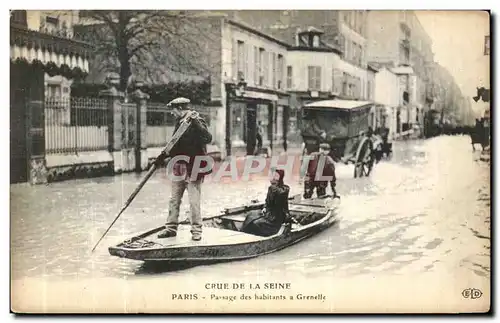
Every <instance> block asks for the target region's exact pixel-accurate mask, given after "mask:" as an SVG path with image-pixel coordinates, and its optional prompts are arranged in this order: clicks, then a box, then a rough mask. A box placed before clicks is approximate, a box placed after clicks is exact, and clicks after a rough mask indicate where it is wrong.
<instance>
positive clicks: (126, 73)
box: [120, 55, 131, 92]
mask: <svg viewBox="0 0 500 323" xmlns="http://www.w3.org/2000/svg"><path fill="white" fill-rule="evenodd" d="M130 75H131V71H130V61H129V59H128V55H127V56H126V57H122V55H120V91H122V92H125V91H126V90H127V87H128V79H129V77H130Z"/></svg>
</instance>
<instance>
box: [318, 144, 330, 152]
mask: <svg viewBox="0 0 500 323" xmlns="http://www.w3.org/2000/svg"><path fill="white" fill-rule="evenodd" d="M319 148H320V149H327V150H330V145H329V144H327V143H322V144H321V145H319Z"/></svg>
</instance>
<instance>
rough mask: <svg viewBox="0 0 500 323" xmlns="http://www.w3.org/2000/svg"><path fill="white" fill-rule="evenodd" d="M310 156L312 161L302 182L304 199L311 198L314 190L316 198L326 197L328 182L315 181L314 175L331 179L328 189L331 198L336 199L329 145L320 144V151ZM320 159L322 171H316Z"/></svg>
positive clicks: (335, 180) (334, 178) (333, 165)
mask: <svg viewBox="0 0 500 323" xmlns="http://www.w3.org/2000/svg"><path fill="white" fill-rule="evenodd" d="M311 156H312V157H313V159H312V160H310V161H309V165H308V167H307V173H306V178H305V181H304V198H306V199H309V198H311V197H312V196H313V194H314V189H316V195H317V196H318V197H323V196H325V195H326V188H327V187H328V181H324V180H317V179H316V175H318V176H323V177H330V178H331V179H330V187H331V188H332V193H333V196H334V197H336V196H337V191H336V190H335V186H336V182H337V179H336V177H335V163H334V161H333V159H332V157H331V156H330V145H329V144H327V143H323V144H321V145H320V151H319V152H316V153H313V154H311ZM321 158H324V162H323V163H322V165H323V169H322V170H319V171H318V166H320V165H321V164H319V162H320V159H321ZM317 173H318V174H317Z"/></svg>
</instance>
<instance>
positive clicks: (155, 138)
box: [146, 102, 215, 147]
mask: <svg viewBox="0 0 500 323" xmlns="http://www.w3.org/2000/svg"><path fill="white" fill-rule="evenodd" d="M193 108H194V109H195V110H196V111H198V112H199V113H200V115H201V116H202V117H203V119H204V120H205V121H206V122H207V125H208V128H209V131H210V132H211V133H212V134H213V133H215V124H214V123H213V122H212V120H213V119H214V112H213V111H211V110H210V108H207V107H204V106H193ZM171 109H172V108H171V107H167V105H166V104H164V103H156V102H148V106H147V117H146V119H147V121H146V124H147V127H146V142H147V145H148V147H161V146H164V145H165V144H166V142H167V140H168V139H169V138H170V137H172V135H173V133H174V128H175V117H174V115H173V114H172V113H171Z"/></svg>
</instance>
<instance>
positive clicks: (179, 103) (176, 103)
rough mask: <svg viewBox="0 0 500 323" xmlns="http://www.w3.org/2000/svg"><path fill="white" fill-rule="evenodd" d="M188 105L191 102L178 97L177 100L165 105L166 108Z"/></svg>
mask: <svg viewBox="0 0 500 323" xmlns="http://www.w3.org/2000/svg"><path fill="white" fill-rule="evenodd" d="M189 103H191V100H189V99H186V98H183V97H179V98H175V99H173V100H172V101H170V102H169V103H168V104H167V106H172V105H182V104H189Z"/></svg>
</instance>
